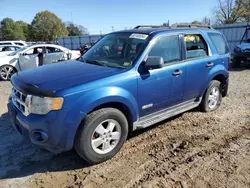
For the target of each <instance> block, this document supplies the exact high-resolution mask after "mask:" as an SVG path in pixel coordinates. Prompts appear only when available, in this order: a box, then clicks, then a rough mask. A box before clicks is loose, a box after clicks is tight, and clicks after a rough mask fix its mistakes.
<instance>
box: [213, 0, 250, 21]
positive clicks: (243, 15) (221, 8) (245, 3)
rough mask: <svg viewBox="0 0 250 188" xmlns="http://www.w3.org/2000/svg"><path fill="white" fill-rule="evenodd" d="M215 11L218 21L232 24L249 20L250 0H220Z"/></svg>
mask: <svg viewBox="0 0 250 188" xmlns="http://www.w3.org/2000/svg"><path fill="white" fill-rule="evenodd" d="M214 13H215V15H216V20H217V23H222V24H232V23H236V22H242V21H247V20H248V19H249V16H250V0H218V6H217V7H216V8H215V11H214Z"/></svg>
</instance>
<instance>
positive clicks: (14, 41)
mask: <svg viewBox="0 0 250 188" xmlns="http://www.w3.org/2000/svg"><path fill="white" fill-rule="evenodd" d="M0 45H18V46H27V43H26V42H25V41H22V40H10V41H0Z"/></svg>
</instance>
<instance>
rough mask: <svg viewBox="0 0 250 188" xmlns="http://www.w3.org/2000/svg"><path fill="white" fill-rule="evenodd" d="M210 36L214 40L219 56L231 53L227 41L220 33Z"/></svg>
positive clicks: (210, 34)
mask: <svg viewBox="0 0 250 188" xmlns="http://www.w3.org/2000/svg"><path fill="white" fill-rule="evenodd" d="M208 36H209V37H210V39H211V40H212V42H213V44H214V45H215V47H216V49H217V51H218V53H219V54H227V53H228V52H229V49H228V46H227V43H226V40H225V39H224V37H222V35H221V34H219V33H209V34H208Z"/></svg>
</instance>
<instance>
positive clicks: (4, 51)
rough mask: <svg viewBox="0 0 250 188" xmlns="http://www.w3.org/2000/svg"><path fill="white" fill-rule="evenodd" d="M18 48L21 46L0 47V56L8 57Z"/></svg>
mask: <svg viewBox="0 0 250 188" xmlns="http://www.w3.org/2000/svg"><path fill="white" fill-rule="evenodd" d="M20 48H21V46H17V45H0V56H6V55H9V54H10V53H12V52H13V51H16V50H18V49H20Z"/></svg>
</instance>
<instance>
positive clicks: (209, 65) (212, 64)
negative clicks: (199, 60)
mask: <svg viewBox="0 0 250 188" xmlns="http://www.w3.org/2000/svg"><path fill="white" fill-rule="evenodd" d="M206 66H207V67H212V66H214V63H213V62H209V63H207V65H206Z"/></svg>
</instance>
